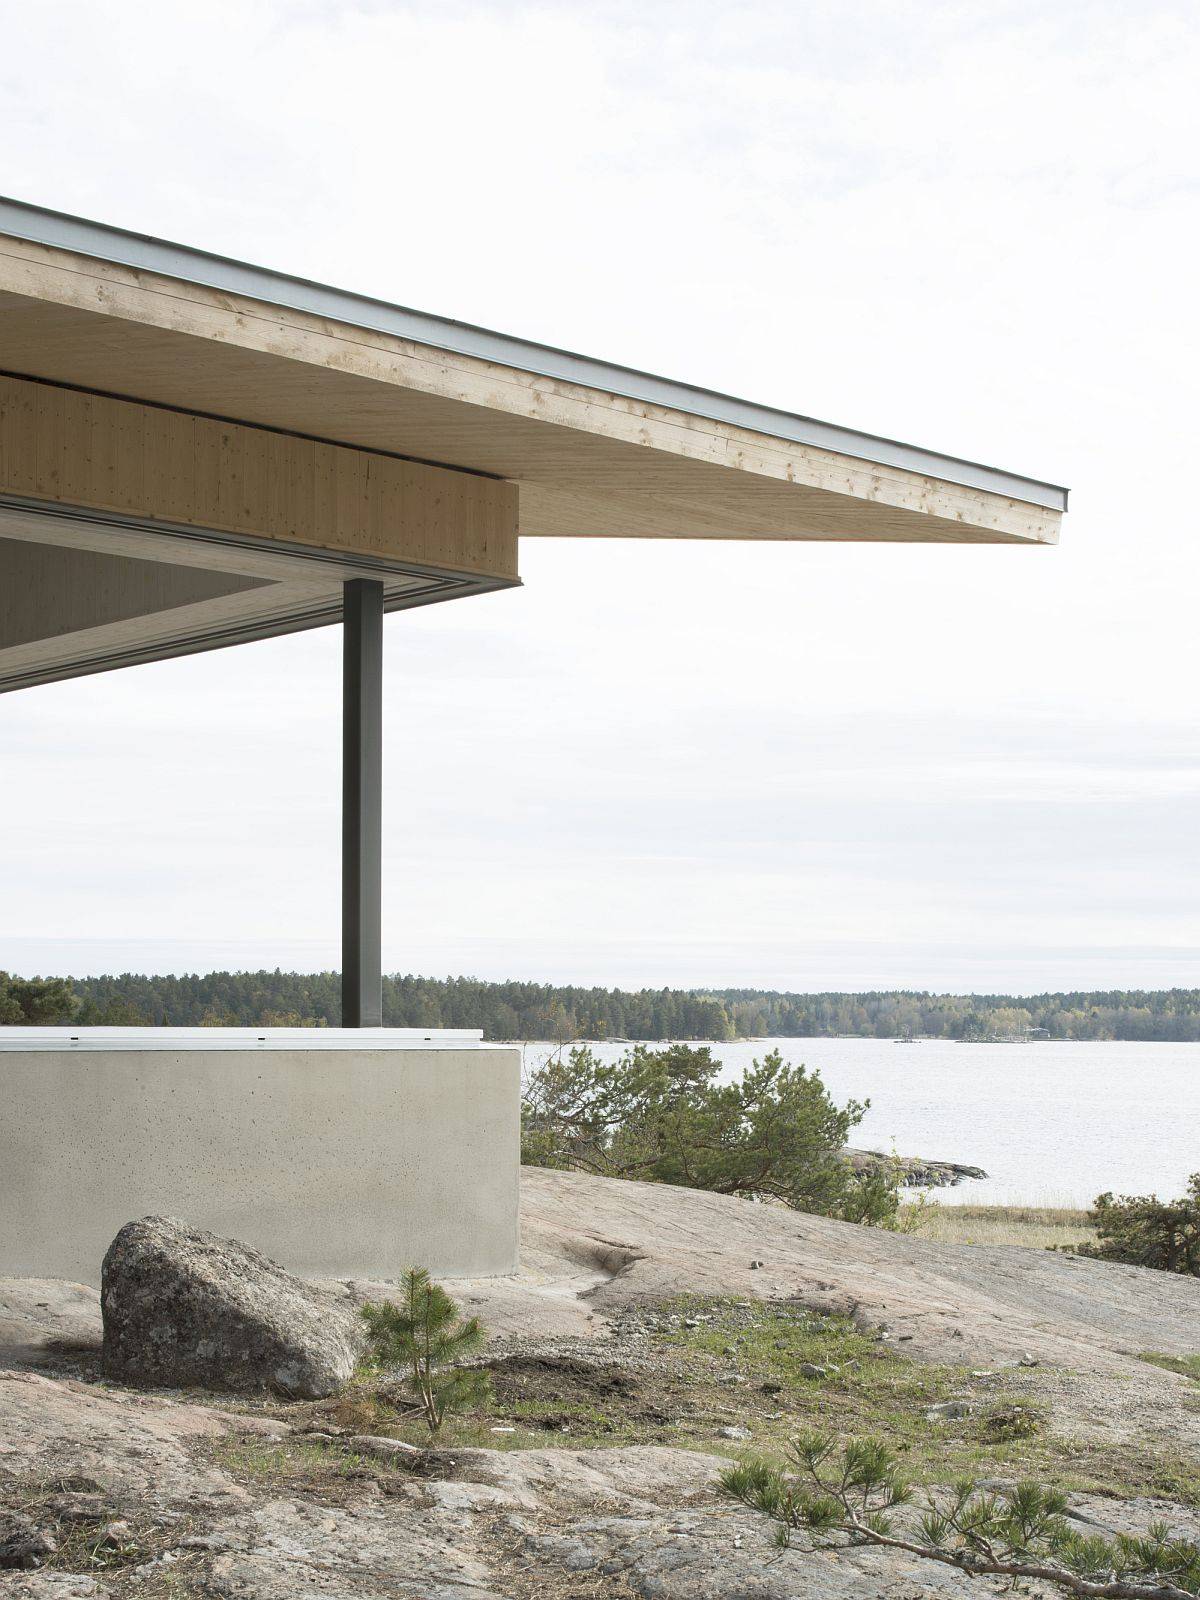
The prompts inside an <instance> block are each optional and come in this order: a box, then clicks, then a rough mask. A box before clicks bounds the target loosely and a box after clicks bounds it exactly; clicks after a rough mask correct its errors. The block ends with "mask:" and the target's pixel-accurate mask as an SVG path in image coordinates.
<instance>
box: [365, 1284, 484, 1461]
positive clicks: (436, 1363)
mask: <svg viewBox="0 0 1200 1600" xmlns="http://www.w3.org/2000/svg"><path fill="white" fill-rule="evenodd" d="M361 1315H362V1319H363V1321H364V1322H365V1323H366V1325H367V1354H366V1359H365V1363H364V1364H365V1365H366V1366H368V1367H371V1368H374V1369H375V1370H376V1371H381V1372H398V1373H400V1374H402V1375H403V1377H404V1380H405V1382H406V1383H407V1384H408V1386H409V1387H410V1388H411V1390H412V1392H413V1395H414V1397H415V1398H416V1400H417V1402H418V1404H419V1405H420V1407H421V1411H422V1413H423V1415H424V1418H425V1422H426V1424H427V1425H428V1428H429V1431H430V1433H431V1434H435V1433H437V1432H439V1430H440V1429H441V1426H442V1422H443V1421H444V1419H445V1416H446V1413H447V1412H456V1411H472V1410H476V1409H478V1408H479V1407H481V1406H483V1405H486V1404H487V1401H488V1400H489V1398H490V1397H491V1379H490V1378H489V1376H488V1374H487V1373H486V1372H479V1371H477V1370H473V1369H471V1368H463V1367H457V1366H453V1365H451V1363H453V1362H456V1361H459V1360H461V1359H462V1358H463V1357H464V1356H468V1355H471V1354H473V1353H474V1352H475V1351H476V1350H478V1349H479V1347H480V1346H481V1345H482V1344H483V1339H484V1333H483V1329H482V1328H481V1327H480V1325H479V1318H478V1317H468V1318H467V1319H466V1320H463V1319H461V1318H460V1316H459V1312H458V1307H457V1306H456V1305H455V1303H454V1301H453V1300H451V1298H450V1296H449V1295H448V1294H447V1293H446V1291H445V1290H444V1289H443V1288H441V1287H440V1286H439V1285H438V1284H436V1283H433V1282H431V1281H430V1277H429V1274H428V1272H426V1271H425V1269H424V1268H423V1267H412V1268H410V1270H409V1271H408V1272H406V1273H405V1274H404V1278H403V1280H402V1293H401V1301H400V1304H399V1305H397V1304H395V1303H393V1302H392V1301H390V1300H385V1301H383V1302H382V1303H381V1304H379V1305H374V1304H367V1305H365V1306H363V1307H362V1312H361Z"/></svg>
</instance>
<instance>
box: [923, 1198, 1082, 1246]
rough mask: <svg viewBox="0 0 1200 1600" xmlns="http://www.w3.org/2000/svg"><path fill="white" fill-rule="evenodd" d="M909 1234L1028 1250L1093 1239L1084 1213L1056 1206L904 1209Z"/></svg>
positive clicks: (931, 1206) (958, 1242) (951, 1241)
mask: <svg viewBox="0 0 1200 1600" xmlns="http://www.w3.org/2000/svg"><path fill="white" fill-rule="evenodd" d="M903 1209H904V1212H906V1213H907V1214H908V1216H909V1217H910V1218H911V1231H912V1232H913V1233H914V1234H916V1235H917V1236H918V1237H920V1238H922V1239H937V1240H939V1241H940V1242H941V1243H943V1244H1019V1245H1026V1246H1028V1247H1029V1248H1030V1249H1031V1250H1045V1249H1048V1248H1050V1247H1051V1246H1053V1245H1064V1244H1085V1243H1087V1241H1088V1240H1090V1239H1094V1238H1095V1229H1094V1228H1093V1227H1092V1226H1091V1224H1090V1223H1089V1222H1088V1214H1087V1212H1086V1211H1076V1210H1071V1209H1070V1208H1068V1207H1059V1206H955V1205H926V1206H924V1207H921V1208H918V1207H916V1206H906V1207H904V1208H903Z"/></svg>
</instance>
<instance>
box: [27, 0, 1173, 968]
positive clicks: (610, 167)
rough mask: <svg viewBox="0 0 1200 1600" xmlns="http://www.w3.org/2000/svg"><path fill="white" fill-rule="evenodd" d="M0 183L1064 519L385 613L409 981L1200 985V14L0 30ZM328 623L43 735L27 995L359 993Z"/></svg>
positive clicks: (611, 556)
mask: <svg viewBox="0 0 1200 1600" xmlns="http://www.w3.org/2000/svg"><path fill="white" fill-rule="evenodd" d="M0 28H2V34H0V36H2V37H3V38H4V40H5V49H4V52H3V55H2V56H0V107H2V127H0V133H2V135H3V137H2V140H0V148H2V149H3V152H4V159H3V163H2V168H0V172H2V176H0V191H5V192H7V193H9V194H11V195H13V196H15V197H17V198H19V199H23V200H30V201H35V202H38V203H40V204H43V205H47V206H52V207H56V208H58V209H60V210H64V211H71V212H76V213H79V214H81V215H84V216H89V217H95V218H98V219H101V220H103V221H106V222H109V223H113V224H117V225H120V226H124V227H128V228H134V229H138V230H140V231H143V232H147V233H151V234H156V235H159V236H162V237H165V238H168V239H177V240H180V241H182V242H184V243H187V244H192V245H197V246H201V247H204V248H206V249H210V250H215V251H219V252H222V253H225V254H228V255H232V256H236V257H240V258H242V259H245V260H248V261H252V262H256V263H260V264H263V265H266V266H270V267H276V268H280V269H283V270H286V271H291V272H294V273H297V274H300V275H303V276H307V277H312V278H316V279H320V280H324V281H326V282H330V283H334V284H337V285H339V286H341V287H345V288H351V289H360V290H365V291H367V292H370V293H373V294H376V295H379V296H382V297H384V298H386V299H389V300H393V301H396V302H399V303H401V304H404V305H411V306H416V307H419V308H421V309H423V310H429V311H434V312H438V313H442V314H445V315H449V316H453V317H459V318H464V319H466V320H469V321H473V322H478V323H482V324H484V325H487V326H492V327H496V328H499V329H501V330H503V331H505V332H509V333H514V334H519V335H522V336H525V337H528V338H532V339H539V340H544V341H546V342H549V343H552V344H556V345H562V346H566V347H568V348H571V349H576V350H581V351H584V352H586V353H588V354H591V355H596V356H600V357H603V358H607V359H609V360H613V361H617V362H624V363H628V364H630V365H634V366H638V367H643V368H647V369H649V370H650V371H654V372H661V373H664V374H667V375H668V376H670V377H674V378H679V379H684V380H688V381H691V382H695V383H700V384H703V385H706V386H709V387H713V388H717V389H722V390H726V391H729V392H731V393H734V394H738V395H742V396H746V397H748V398H751V399H754V400H759V401H764V402H768V403H771V404H774V405H779V406H783V407H786V408H787V409H789V410H794V411H799V412H803V413H805V414H807V415H811V416H816V417H821V418H825V419H827V420H830V421H833V422H837V423H843V424H846V425H849V426H851V427H856V428H861V429H865V430H868V431H873V432H877V433H881V434H885V435H889V436H893V437H897V438H900V439H904V440H908V441H911V442H913V443H916V444H920V445H924V446H927V447H930V448H932V449H936V450H940V451H944V452H947V453H950V454H956V455H961V456H965V457H969V458H972V459H976V460H980V461H984V462H987V463H989V464H992V465H995V466H1001V467H1006V468H1010V469H1013V470H1015V471H1018V472H1023V473H1027V474H1029V475H1030V476H1034V477H1040V478H1045V479H1049V480H1051V481H1053V482H1058V483H1064V484H1067V485H1069V486H1070V487H1071V489H1072V500H1071V511H1070V514H1069V516H1068V517H1067V519H1066V522H1065V524H1064V533H1063V540H1062V543H1061V545H1060V546H1058V547H1057V548H1032V549H1025V548H1009V547H996V548H981V549H970V548H954V547H951V546H930V547H920V546H903V545H900V546H887V545H876V546H872V545H862V546H838V545H835V544H828V545H822V544H763V545H751V544H728V545H721V544H713V543H695V544H691V543H662V544H658V543H653V542H645V543H639V542H636V541H620V542H608V541H597V542H594V543H589V542H587V541H533V540H530V541H527V542H525V543H524V544H523V547H522V551H521V566H522V574H523V577H524V585H525V586H524V587H523V588H522V589H519V590H515V591H509V592H505V593H501V594H496V595H491V596H485V597H479V598H475V599H470V600H466V601H460V602H457V603H454V604H451V605H441V606H433V607H429V608H426V609H424V610H418V611H415V612H411V613H401V614H398V615H394V616H392V617H391V618H389V619H388V622H387V625H386V654H387V687H386V711H385V717H386V728H385V739H386V772H385V782H386V794H385V884H384V923H385V926H384V960H385V965H386V966H387V967H388V969H389V970H391V969H400V970H406V971H419V972H426V973H438V974H442V973H448V972H452V973H458V972H471V973H475V974H478V975H480V976H484V977H492V978H500V977H507V976H514V977H524V978H540V979H549V980H559V981H579V982H588V983H591V982H595V983H620V984H625V985H629V984H643V983H645V984H662V983H670V984H675V985H704V984H710V983H711V984H723V983H724V984H739V985H747V986H749V985H758V986H763V987H786V988H795V989H818V988H869V987H879V986H886V987H892V986H896V985H903V986H906V987H920V988H926V987H929V988H950V989H976V990H985V991H987V990H1018V991H1034V990H1039V989H1046V988H1060V987H1076V986H1079V987H1110V986H1111V987H1133V986H1161V985H1169V984H1186V985H1194V984H1196V983H1198V982H1200V922H1198V910H1197V902H1198V895H1197V890H1198V888H1200V833H1198V830H1197V825H1196V822H1197V799H1198V798H1200V706H1198V705H1197V700H1198V698H1200V641H1198V637H1197V632H1198V630H1197V623H1196V617H1197V604H1198V600H1200V582H1198V580H1200V539H1198V532H1200V530H1198V527H1197V513H1196V497H1195V479H1196V473H1195V467H1194V460H1195V455H1196V449H1197V444H1196V440H1197V413H1198V406H1197V401H1198V398H1200V396H1198V387H1200V380H1198V376H1197V373H1198V362H1197V335H1198V332H1200V329H1198V326H1197V314H1196V300H1197V297H1196V274H1197V259H1198V255H1200V252H1198V246H1200V183H1198V177H1200V110H1198V107H1200V95H1198V94H1197V90H1196V85H1197V83H1198V82H1200V22H1198V13H1197V10H1196V6H1195V4H1194V3H1187V4H1181V5H1169V4H1155V3H1153V0H1150V3H1143V4H1141V5H1139V6H1137V7H1135V6H1133V5H1130V4H1129V3H1128V0H1120V3H1108V4H1106V3H1104V0H1088V3H1086V4H1083V3H1081V4H1067V3H1056V0H1039V3H1037V4H1024V3H1013V4H996V3H993V4H969V5H963V4H953V5H948V4H947V5H943V4H937V3H931V0H919V3H904V0H893V3H885V0H879V3H875V4H871V3H861V0H857V3H856V0H850V3H836V4H822V5H804V4H797V3H796V0H786V3H782V4H771V3H750V4H705V3H704V0H688V3H686V4H679V5H675V4H664V3H655V0H638V3H636V4H632V3H631V4H607V5H606V4H603V3H589V4H587V5H583V4H558V5H553V4H551V5H542V6H534V5H523V4H511V5H509V4H491V5H485V6H471V5H457V4H453V3H445V0H442V3H439V4H429V5H407V4H400V3H391V0H389V3H382V0H381V3H378V4H361V5H352V4H340V5H322V4H315V3H313V4H284V3H280V0H272V3H264V0H255V3H254V4H253V5H249V6H248V5H245V4H241V3H239V4H221V3H217V0H207V3H206V4H205V5H204V6H203V7H196V6H182V5H174V4H169V3H167V4H164V3H162V0H158V3H155V4H141V3H135V0H119V3H117V0H108V3H97V0H90V3H88V4H78V5H77V4H71V3H62V0H46V3H43V4H41V5H38V6H30V5H29V4H28V0H19V3H13V0H0ZM339 650H340V641H339V638H338V635H337V632H336V630H323V631H320V632H316V633H309V634H302V635H297V636H295V637H292V638H288V639H283V640H276V641H273V642H270V643H266V644H257V645H249V646H243V647H241V648H239V649H235V650H229V651H222V652H216V653H213V654H208V655H200V656H194V657H191V658H189V659H186V660H179V661H171V662H166V663H163V664H160V665H157V666H150V667H137V668H133V669H130V670H126V671H123V672H117V673H109V674H105V675H101V676H97V677H92V678H85V679H82V680H79V681H77V682H74V683H62V684H56V685H52V686H49V687H45V688H36V689H29V690H25V691H22V692H20V693H15V694H11V695H7V696H5V697H3V698H2V699H0V760H2V762H3V774H4V781H3V784H2V786H0V896H2V899H0V967H8V968H10V969H14V970H17V971H23V972H32V971H35V970H36V971H55V972H67V971H69V972H74V973H86V972H104V971H113V970H125V969H134V970H151V971H181V970H202V971H203V970H208V969H210V968H213V967H223V966H232V967H257V966H262V965H265V966H275V965H281V966H284V967H300V968H303V969H314V968H318V967H326V966H336V965H337V962H338V915H339V906H338V878H337V872H338V862H339V856H338V848H339V847H338V838H339V833H338V830H339V820H338V809H339V796H340V790H339V765H338V764H339V749H340V745H339V738H340V734H339V721H338V717H339V672H340V665H339V663H340V654H339Z"/></svg>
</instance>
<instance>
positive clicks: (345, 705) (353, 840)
mask: <svg viewBox="0 0 1200 1600" xmlns="http://www.w3.org/2000/svg"><path fill="white" fill-rule="evenodd" d="M342 634H343V640H342V1026H343V1027H345V1028H379V1027H382V1026H383V970H382V969H383V955H382V949H381V909H380V908H381V887H382V885H381V880H382V877H383V844H382V835H383V585H382V583H375V582H373V581H372V580H370V579H368V578H354V579H353V580H352V581H351V582H349V583H347V584H345V585H344V588H343V598H342Z"/></svg>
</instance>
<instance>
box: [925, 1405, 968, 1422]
mask: <svg viewBox="0 0 1200 1600" xmlns="http://www.w3.org/2000/svg"><path fill="white" fill-rule="evenodd" d="M973 1409H974V1407H973V1406H972V1405H971V1402H970V1401H969V1400H943V1401H941V1402H940V1404H938V1405H936V1406H930V1408H929V1410H928V1411H927V1412H926V1413H925V1418H926V1421H928V1422H958V1421H960V1420H961V1419H962V1418H963V1417H969V1416H970V1415H971V1412H972V1410H973Z"/></svg>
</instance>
